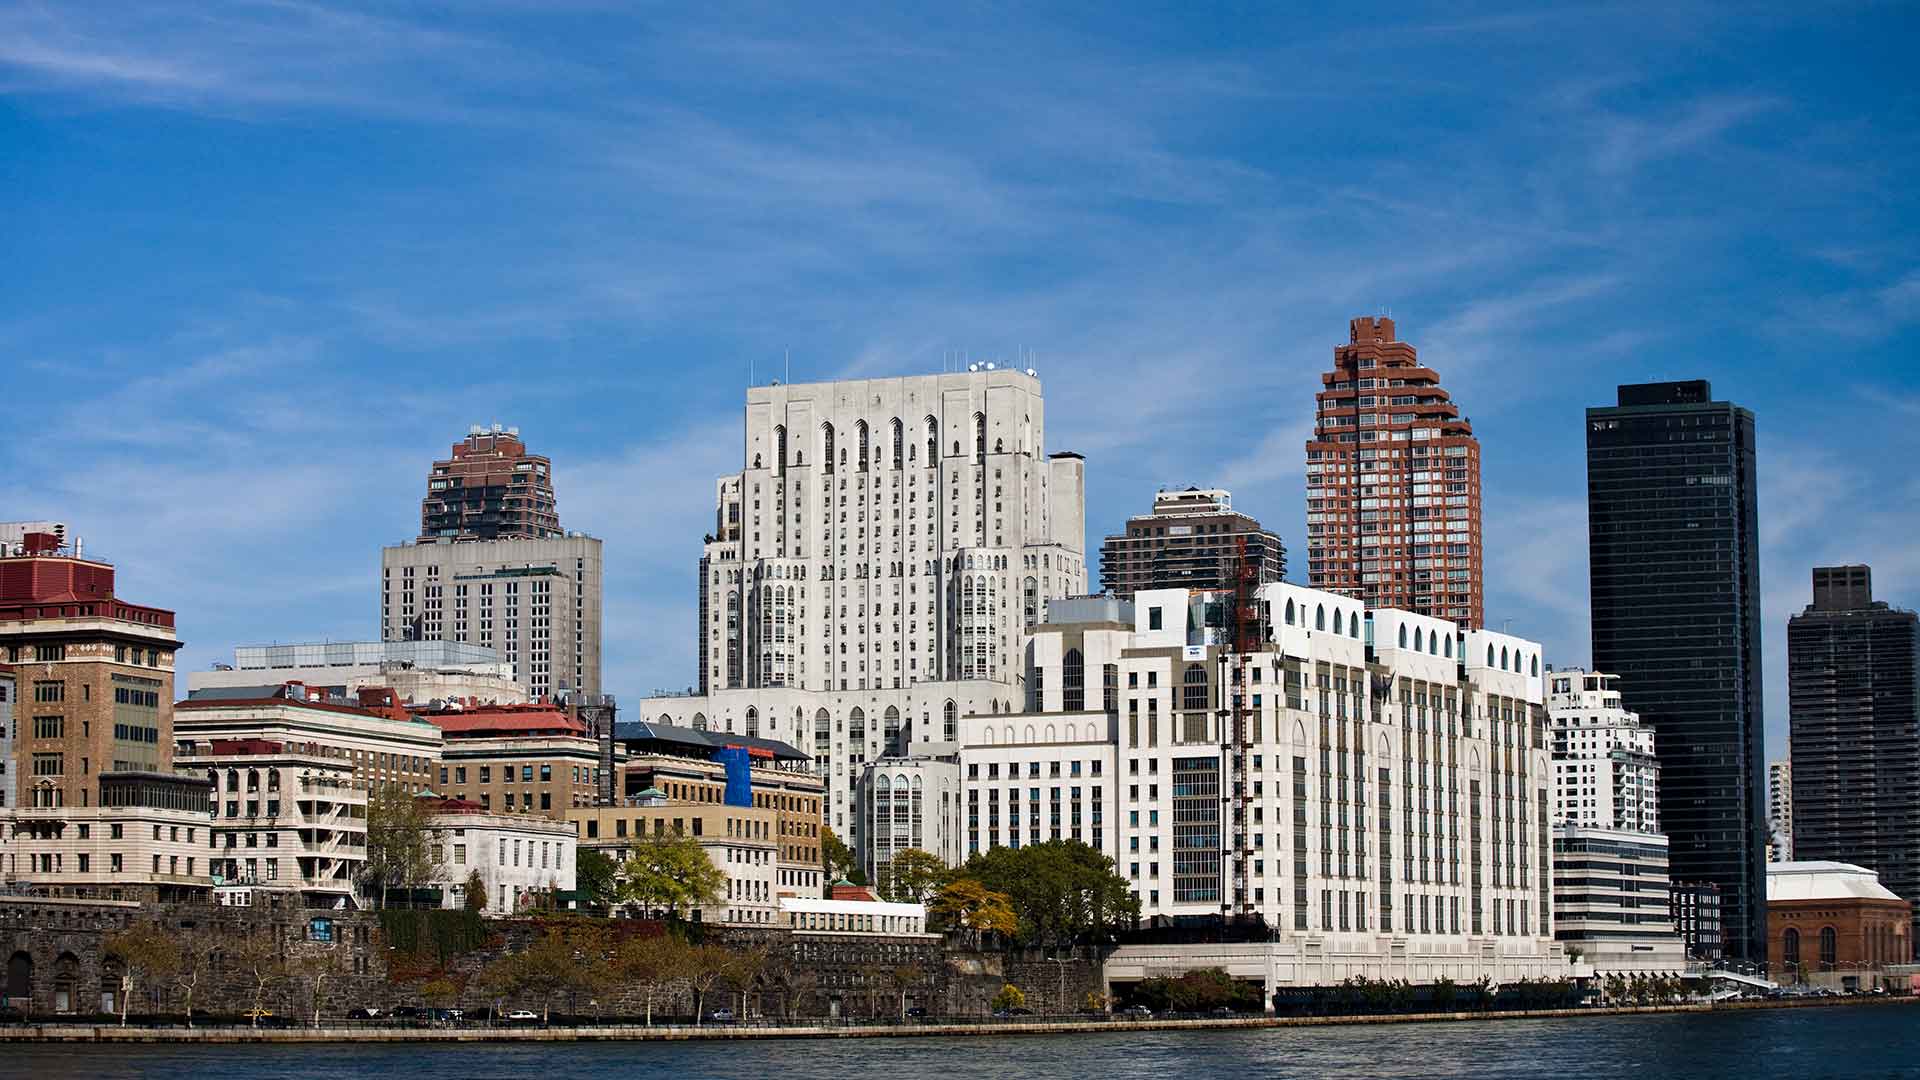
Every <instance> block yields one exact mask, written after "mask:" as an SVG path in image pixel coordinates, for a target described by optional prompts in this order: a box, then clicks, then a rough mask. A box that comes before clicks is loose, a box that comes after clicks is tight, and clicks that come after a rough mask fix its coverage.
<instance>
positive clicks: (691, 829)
mask: <svg viewBox="0 0 1920 1080" xmlns="http://www.w3.org/2000/svg"><path fill="white" fill-rule="evenodd" d="M567 817H568V819H569V820H571V821H572V822H573V823H574V826H575V828H576V829H577V830H578V836H579V843H580V846H581V847H583V848H593V849H595V850H597V851H600V852H603V853H605V854H607V855H610V856H612V857H614V858H616V859H618V858H621V857H622V856H623V855H624V854H625V853H626V851H627V849H628V848H630V847H631V846H632V845H633V844H634V843H635V842H637V841H639V840H642V839H644V838H646V837H648V836H665V835H668V834H678V835H681V836H690V837H692V838H694V839H695V840H697V841H699V842H700V847H701V848H702V849H703V850H705V851H706V853H707V858H708V859H709V860H710V861H711V862H712V863H713V865H715V866H717V867H719V868H720V870H721V871H722V872H723V873H725V874H726V875H727V887H726V892H725V895H724V896H723V898H722V899H721V900H720V902H718V903H715V904H710V905H707V906H706V907H703V908H701V909H700V910H699V911H696V912H694V913H693V918H695V919H697V920H700V921H703V922H723V923H744V924H754V925H764V926H772V925H775V924H776V923H778V922H779V915H780V906H779V904H780V889H779V886H778V884H777V883H778V881H779V879H780V871H781V870H782V869H783V868H782V867H781V865H780V861H779V860H780V844H779V839H778V838H779V821H778V816H777V813H776V812H775V811H774V810H772V809H769V808H766V807H760V806H727V805H725V804H716V803H687V802H668V801H666V799H665V798H664V797H663V796H661V795H660V794H659V793H658V792H650V793H648V794H646V795H644V796H641V797H639V798H638V799H637V801H636V804H635V805H629V806H596V807H585V808H582V809H578V810H570V811H568V812H567Z"/></svg>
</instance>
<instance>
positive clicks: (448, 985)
mask: <svg viewBox="0 0 1920 1080" xmlns="http://www.w3.org/2000/svg"><path fill="white" fill-rule="evenodd" d="M420 998H421V1000H423V1001H425V1002H426V1003H427V1004H429V1005H431V1006H433V1007H434V1008H436V1009H444V1008H447V1007H448V1006H450V1005H452V1004H453V1003H454V1002H455V1001H458V1000H459V999H460V988H459V987H458V986H455V985H454V984H453V980H452V979H448V978H444V977H443V978H439V979H432V980H430V981H428V982H427V983H426V984H425V985H423V986H421V987H420Z"/></svg>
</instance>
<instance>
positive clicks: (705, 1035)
mask: <svg viewBox="0 0 1920 1080" xmlns="http://www.w3.org/2000/svg"><path fill="white" fill-rule="evenodd" d="M1914 1005H1920V997H1843V998H1815V999H1808V1000H1799V1001H1766V1000H1759V1001H1726V1002H1717V1003H1713V1004H1704V1003H1702V1004H1685V1005H1638V1006H1625V1007H1621V1008H1591V1009H1587V1008H1582V1009H1531V1010H1513V1011H1507V1012H1430V1013H1404V1014H1371V1015H1370V1014H1358V1015H1349V1016H1207V1017H1192V1018H1178V1019H1159V1018H1155V1019H1145V1018H1142V1019H1130V1018H1113V1019H1095V1018H1088V1017H1059V1018H1050V1017H1034V1018H1030V1019H1024V1020H983V1021H978V1022H967V1021H927V1022H920V1023H903V1024H792V1025H769V1024H757V1023H750V1024H708V1025H704V1026H700V1027H695V1026H693V1025H690V1024H684V1025H683V1024H673V1025H670V1024H656V1025H653V1026H652V1027H647V1026H642V1025H637V1024H635V1025H615V1024H607V1025H580V1026H554V1027H538V1026H526V1027H482V1026H474V1027H462V1026H450V1027H390V1026H380V1025H378V1024H357V1023H356V1024H340V1025H337V1026H330V1025H322V1026H318V1027H294V1028H270V1027H269V1028H254V1027H236V1026H210V1027H209V1026H202V1027H196V1028H186V1027H144V1026H140V1025H128V1026H126V1027H121V1026H119V1025H117V1024H57V1023H56V1024H22V1025H18V1026H13V1027H0V1042H14V1043H187V1044H202V1045H219V1044H282V1043H351V1042H362V1043H369V1042H377V1043H475V1042H531V1043H541V1042H641V1041H664V1042H685V1041H754V1040H766V1039H898V1038H929V1037H942V1038H951V1037H955V1036H1000V1037H1004V1036H1015V1035H1066V1034H1091V1033H1113V1032H1129V1031H1131V1032H1179V1031H1201V1030H1210V1029H1215V1030H1256V1029H1262V1028H1293V1027H1341V1026H1345V1027H1352V1026H1364V1025H1378V1024H1435V1023H1466V1022H1478V1021H1501V1020H1542V1019H1589V1018H1600V1017H1609V1016H1615V1017H1617V1016H1647V1015H1658V1014H1685V1013H1730V1012H1741V1011H1751V1010H1766V1009H1884V1008H1895V1009H1897V1008H1904V1007H1908V1006H1914ZM1901 1019H1903V1020H1904V1019H1908V1018H1907V1017H1906V1016H1905V1015H1904V1014H1902V1016H1901Z"/></svg>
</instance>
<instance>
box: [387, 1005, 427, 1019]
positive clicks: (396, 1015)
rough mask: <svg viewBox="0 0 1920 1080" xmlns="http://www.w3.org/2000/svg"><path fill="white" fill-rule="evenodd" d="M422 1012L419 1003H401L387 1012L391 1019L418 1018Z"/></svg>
mask: <svg viewBox="0 0 1920 1080" xmlns="http://www.w3.org/2000/svg"><path fill="white" fill-rule="evenodd" d="M421 1015H422V1013H421V1010H420V1007H419V1006H418V1005H401V1006H399V1007H397V1008H395V1009H394V1010H393V1011H392V1012H390V1013H388V1014H387V1018H388V1019H389V1020H418V1019H420V1017H421Z"/></svg>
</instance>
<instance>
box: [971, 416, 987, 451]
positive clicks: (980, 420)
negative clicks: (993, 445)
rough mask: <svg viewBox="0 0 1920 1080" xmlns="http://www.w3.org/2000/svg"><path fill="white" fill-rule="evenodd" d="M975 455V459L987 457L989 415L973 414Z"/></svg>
mask: <svg viewBox="0 0 1920 1080" xmlns="http://www.w3.org/2000/svg"><path fill="white" fill-rule="evenodd" d="M973 453H974V456H975V457H986V456H987V414H986V413H974V414H973Z"/></svg>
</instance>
